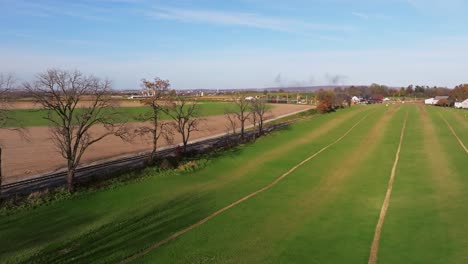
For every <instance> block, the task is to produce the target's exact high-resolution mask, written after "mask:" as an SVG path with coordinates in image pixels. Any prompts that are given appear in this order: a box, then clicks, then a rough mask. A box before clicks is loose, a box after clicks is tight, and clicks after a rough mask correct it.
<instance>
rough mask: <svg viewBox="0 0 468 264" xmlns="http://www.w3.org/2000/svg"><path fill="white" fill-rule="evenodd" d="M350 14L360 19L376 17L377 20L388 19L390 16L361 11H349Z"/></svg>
mask: <svg viewBox="0 0 468 264" xmlns="http://www.w3.org/2000/svg"><path fill="white" fill-rule="evenodd" d="M351 14H352V15H353V16H355V17H358V18H361V19H365V20H368V19H378V20H388V19H391V17H390V16H388V15H384V14H379V13H372V14H370V13H361V12H351Z"/></svg>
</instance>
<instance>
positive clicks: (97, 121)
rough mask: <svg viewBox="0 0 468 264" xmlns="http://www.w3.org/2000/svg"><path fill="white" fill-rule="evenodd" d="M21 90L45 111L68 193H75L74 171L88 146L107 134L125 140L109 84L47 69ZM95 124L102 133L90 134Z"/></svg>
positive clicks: (124, 129) (126, 134)
mask: <svg viewBox="0 0 468 264" xmlns="http://www.w3.org/2000/svg"><path fill="white" fill-rule="evenodd" d="M24 87H25V88H26V89H27V91H28V92H29V93H30V94H31V95H32V96H33V97H34V98H35V100H36V102H37V103H38V104H40V105H41V106H42V108H43V109H45V110H46V111H47V117H45V118H46V119H47V120H48V121H49V128H50V132H51V138H52V140H53V142H54V144H55V146H56V147H57V149H58V150H59V151H60V153H61V154H62V156H63V157H64V158H65V159H66V160H67V185H68V190H69V191H70V192H73V191H74V190H75V171H76V168H77V167H78V165H79V163H80V160H81V158H82V156H83V154H84V153H85V151H86V150H87V149H88V147H89V146H91V145H93V144H95V143H96V142H99V141H100V140H102V139H103V138H105V137H107V136H109V135H116V136H119V137H121V138H122V139H126V137H127V136H128V131H127V130H126V126H125V124H124V123H121V124H118V123H117V122H119V121H120V122H121V121H122V120H118V112H117V111H115V108H114V105H113V103H112V101H111V98H110V94H109V92H110V90H111V83H110V81H108V80H104V81H102V80H100V79H99V78H97V77H94V76H92V75H90V76H85V75H83V74H82V73H81V72H79V71H73V72H72V71H64V70H59V69H50V70H48V71H46V72H44V73H41V74H38V75H37V78H36V81H34V82H32V83H25V84H24ZM96 125H103V127H104V128H105V131H103V132H101V133H97V132H94V133H92V132H91V128H92V127H95V126H96Z"/></svg>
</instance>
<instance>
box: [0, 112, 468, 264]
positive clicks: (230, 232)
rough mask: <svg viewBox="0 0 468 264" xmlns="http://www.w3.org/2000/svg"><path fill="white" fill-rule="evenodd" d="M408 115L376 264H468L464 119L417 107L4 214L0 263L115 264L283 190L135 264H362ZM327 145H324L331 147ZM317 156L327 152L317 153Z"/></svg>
mask: <svg viewBox="0 0 468 264" xmlns="http://www.w3.org/2000/svg"><path fill="white" fill-rule="evenodd" d="M406 118H407V125H406V129H405V136H404V138H403V142H402V146H401V153H400V160H399V163H398V166H397V169H396V174H395V181H394V184H393V191H392V196H391V200H390V206H389V208H388V212H387V215H386V218H385V222H384V225H383V228H382V235H381V239H380V245H379V253H378V263H468V251H467V250H466V248H468V225H467V224H466V223H467V222H468V193H467V192H466V190H467V188H468V178H467V176H468V154H467V153H466V152H465V151H464V149H463V148H462V146H461V144H460V142H459V141H458V140H457V139H456V138H455V136H454V135H453V133H452V132H451V130H450V129H449V127H448V126H447V124H446V123H445V121H444V118H445V120H447V121H448V122H449V124H450V125H451V126H452V128H453V130H454V132H455V133H456V134H457V135H458V137H459V138H460V140H461V142H462V144H464V145H465V146H468V118H464V115H463V113H460V112H457V111H452V110H448V109H443V108H436V107H424V106H422V105H401V106H399V105H391V106H389V107H385V106H383V105H378V106H376V105H374V106H357V107H354V108H352V109H346V110H340V111H339V112H337V113H333V114H328V115H320V116H315V117H314V118H311V119H309V120H306V121H302V122H299V123H296V124H294V125H292V126H291V127H289V128H287V129H284V130H282V131H278V132H275V133H273V134H272V135H269V136H267V137H264V138H261V139H259V140H258V141H257V142H255V143H254V144H249V145H245V146H241V147H239V148H236V149H233V150H230V151H227V152H225V153H223V154H222V155H219V156H212V157H211V158H209V160H207V161H206V166H203V167H202V168H200V169H197V170H194V171H193V170H191V171H184V170H177V171H174V172H165V173H157V172H155V170H152V169H147V170H146V171H145V172H144V173H146V174H148V175H149V176H148V177H145V178H143V179H142V180H139V181H135V182H132V183H129V184H126V185H122V186H118V187H115V188H110V189H105V190H100V191H92V192H83V193H78V194H76V195H75V196H73V198H70V199H63V200H59V201H55V202H52V203H50V204H48V205H45V206H39V207H37V208H35V209H24V210H18V211H17V212H13V213H12V214H9V215H6V216H2V217H1V218H0V230H1V231H0V260H2V261H0V262H2V263H72V262H76V263H115V262H119V261H121V260H124V259H126V258H128V257H130V256H132V255H134V254H136V253H138V252H141V251H143V250H145V249H147V248H150V247H151V246H153V245H155V244H156V243H158V242H159V241H161V240H163V239H165V238H167V237H168V236H170V235H171V234H174V233H175V232H177V231H180V230H182V229H184V228H186V227H188V226H191V225H193V224H194V223H196V222H197V221H200V220H202V219H204V218H206V217H207V216H209V215H210V214H212V213H214V212H216V211H217V210H219V209H221V208H224V207H226V206H228V205H229V204H231V203H233V202H235V201H237V200H239V199H241V198H243V197H245V196H246V195H249V194H251V193H253V192H255V191H258V190H260V189H261V188H263V187H264V186H267V185H268V184H270V183H272V182H273V181H275V179H278V177H280V176H281V175H285V173H287V172H288V171H289V170H290V169H291V168H293V167H294V166H296V165H297V164H299V163H300V162H301V161H304V160H305V159H307V158H308V157H311V155H313V154H314V153H317V152H318V151H321V152H320V153H319V154H318V155H316V156H314V157H313V158H312V159H310V160H309V161H307V162H306V163H304V164H303V165H302V166H300V167H298V168H297V169H295V170H293V171H292V172H289V174H286V175H287V177H285V178H284V179H283V180H282V181H280V182H278V183H277V184H276V185H274V186H272V187H271V188H269V189H267V190H265V191H263V192H260V193H258V194H257V195H255V196H252V197H251V198H250V199H248V200H245V201H243V202H242V203H239V204H238V205H236V206H234V207H232V208H230V209H228V210H226V211H224V212H222V213H221V214H219V215H217V216H216V217H213V218H212V219H210V220H208V221H206V222H204V223H203V224H201V225H200V226H198V227H196V228H194V229H192V230H190V231H188V232H186V233H184V234H182V235H180V236H178V237H177V238H175V239H173V240H170V241H168V242H167V243H165V244H163V245H161V246H160V247H157V248H154V249H153V250H151V251H149V252H146V254H144V255H142V256H139V257H138V258H136V259H134V261H133V262H134V263H367V261H368V258H369V252H370V247H371V243H372V240H373V236H374V231H375V227H376V224H377V221H378V218H379V214H380V210H381V207H382V203H383V200H384V197H385V193H386V191H387V187H388V181H389V177H390V174H391V169H392V165H393V163H394V160H395V153H396V151H397V148H398V144H399V140H400V133H401V131H402V127H403V123H404V121H405V119H406ZM327 146H328V147H327ZM324 147H327V148H326V149H323V148H324Z"/></svg>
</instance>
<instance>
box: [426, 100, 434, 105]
mask: <svg viewBox="0 0 468 264" xmlns="http://www.w3.org/2000/svg"><path fill="white" fill-rule="evenodd" d="M424 104H427V105H433V104H434V98H429V99H426V100H424Z"/></svg>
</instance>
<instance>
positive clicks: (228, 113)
mask: <svg viewBox="0 0 468 264" xmlns="http://www.w3.org/2000/svg"><path fill="white" fill-rule="evenodd" d="M224 116H225V117H226V119H227V121H228V123H227V125H226V129H227V132H228V133H232V135H236V134H237V122H236V120H237V117H236V114H235V113H233V112H232V110H230V109H225V110H224Z"/></svg>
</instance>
